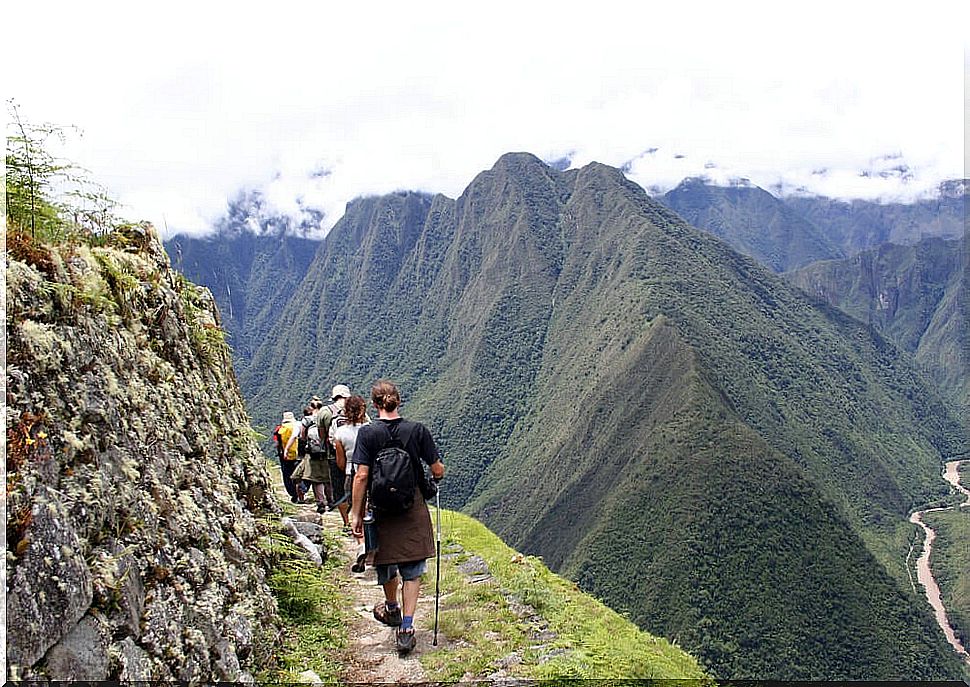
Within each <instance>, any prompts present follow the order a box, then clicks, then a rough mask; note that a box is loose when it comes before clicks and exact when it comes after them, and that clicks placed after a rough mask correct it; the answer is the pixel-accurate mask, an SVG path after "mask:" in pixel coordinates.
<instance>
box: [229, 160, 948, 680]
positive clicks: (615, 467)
mask: <svg viewBox="0 0 970 687" xmlns="http://www.w3.org/2000/svg"><path fill="white" fill-rule="evenodd" d="M299 290H300V293H301V297H300V298H296V299H293V300H291V301H290V303H289V304H288V305H287V306H286V308H285V310H284V312H283V315H282V326H281V327H280V329H279V330H277V331H274V332H270V334H269V335H268V336H267V338H266V340H265V342H264V343H263V345H262V346H261V347H260V349H259V350H258V351H257V353H256V356H255V357H254V359H253V363H254V364H253V365H252V366H251V368H250V372H249V373H248V375H246V376H245V377H244V378H243V379H242V382H243V385H244V388H245V390H246V393H247V395H248V397H249V399H250V402H251V403H252V408H253V410H254V413H255V414H256V415H257V417H258V419H262V420H263V421H265V422H269V421H270V420H271V419H272V418H275V417H276V416H277V413H278V412H279V409H281V408H285V407H290V408H294V407H296V406H297V405H299V404H300V403H301V402H302V401H303V400H305V398H306V397H307V396H308V395H309V394H310V393H314V392H318V391H319V390H321V389H327V388H329V385H330V384H332V383H333V382H336V381H343V382H350V383H351V384H352V385H355V386H357V387H363V386H364V385H366V384H368V383H369V382H370V381H372V380H373V379H374V378H376V377H377V376H390V377H393V378H395V379H397V380H398V381H399V382H401V384H402V386H403V390H404V393H405V396H406V398H405V405H404V412H405V415H407V416H411V417H415V418H417V419H421V420H423V421H425V422H427V423H428V424H429V425H430V426H431V427H432V429H433V431H434V433H435V435H436V437H438V438H439V440H440V445H441V447H442V448H443V451H444V455H445V460H446V463H447V464H448V465H449V478H448V481H447V483H446V488H445V492H444V495H443V498H444V500H445V501H446V502H447V503H449V504H452V505H459V506H460V505H463V504H467V506H466V507H467V508H468V509H469V510H471V511H472V512H473V513H476V514H478V515H481V516H482V517H483V519H484V520H485V522H486V523H487V524H489V525H490V526H491V527H493V528H494V529H496V530H497V531H498V532H499V533H500V534H501V535H502V536H503V537H505V538H506V539H507V540H508V541H509V542H510V543H515V544H519V546H520V547H522V548H524V549H525V550H526V551H528V552H539V553H541V554H542V555H543V556H546V557H547V559H548V560H549V561H550V563H551V564H552V565H553V567H555V568H557V569H561V570H563V571H565V572H567V573H568V574H569V575H571V576H572V577H574V579H577V580H579V581H580V582H581V583H582V584H583V585H584V586H586V587H587V588H590V589H595V590H596V591H597V592H598V593H600V594H602V595H603V598H604V599H605V600H607V601H608V602H609V603H610V604H611V605H613V606H614V607H619V608H625V609H628V610H629V612H630V613H631V616H632V617H634V618H636V619H637V620H638V622H639V623H640V624H641V625H642V626H644V627H645V628H646V629H648V630H651V631H654V632H659V633H662V634H665V635H667V636H680V637H681V639H682V641H683V642H684V643H685V646H687V647H688V648H689V649H690V650H692V651H693V652H694V653H696V654H697V655H699V656H700V657H701V658H702V659H703V660H704V661H705V662H706V663H707V664H708V665H709V666H711V667H712V670H713V672H714V673H715V674H718V675H722V676H740V675H751V676H758V677H787V678H795V677H802V678H822V677H850V676H866V677H870V678H884V679H889V678H893V677H900V678H901V677H909V678H913V677H926V676H941V675H955V674H958V670H959V668H958V667H956V663H955V661H954V659H953V657H951V656H950V655H949V654H948V653H947V652H948V649H947V648H946V647H945V645H944V644H943V643H942V639H941V638H940V637H938V636H937V633H936V632H935V630H934V629H933V627H932V624H931V621H930V620H929V618H928V617H927V616H926V615H925V614H923V613H922V612H921V611H919V610H917V609H918V608H920V607H919V606H918V603H919V602H918V600H917V599H916V598H915V597H914V596H912V595H911V594H910V593H909V592H908V591H907V590H908V582H906V581H905V580H906V577H905V571H904V569H903V563H902V561H903V559H904V557H905V549H906V546H907V544H908V539H907V538H908V536H909V535H911V533H912V527H911V526H910V525H908V524H907V523H906V521H905V516H906V515H907V514H908V510H909V509H910V508H911V507H912V506H913V505H915V504H917V503H923V502H924V501H925V500H926V499H927V498H928V497H930V496H932V495H938V494H940V493H941V492H942V487H941V484H939V483H938V482H939V481H938V480H937V478H936V472H937V470H938V466H939V463H940V459H941V453H942V454H946V455H950V454H953V453H957V452H960V451H965V450H966V444H967V438H966V436H964V435H963V434H962V433H961V429H960V427H959V425H958V423H957V422H956V421H955V420H954V419H953V418H952V417H951V416H950V415H949V414H948V411H947V409H946V408H945V406H944V404H943V403H942V401H941V400H940V399H939V397H938V396H937V395H935V393H934V392H933V391H932V390H931V389H929V388H927V387H926V386H925V384H924V383H923V381H922V379H921V378H920V377H919V375H917V374H916V373H915V371H914V367H913V365H912V361H911V359H910V358H909V357H908V356H907V355H905V354H904V353H902V352H901V351H899V350H898V349H897V348H896V347H894V346H892V345H890V344H889V343H887V342H886V341H885V340H883V339H882V338H880V337H879V336H875V335H873V333H872V332H871V331H869V330H868V329H867V328H866V327H865V326H863V325H862V324H861V323H859V322H858V321H856V320H854V319H852V318H850V317H848V316H845V315H844V314H842V313H840V312H839V311H837V310H835V309H834V308H830V307H827V306H822V307H820V306H818V305H816V304H815V303H814V302H813V301H812V300H811V299H810V298H809V297H808V296H807V295H805V294H804V293H802V292H801V291H799V290H797V289H795V288H794V287H791V286H790V285H788V284H787V283H786V282H785V281H784V280H782V279H781V278H780V277H777V276H775V275H773V274H771V273H770V272H769V271H767V270H766V269H764V268H762V267H760V266H759V265H758V264H756V263H755V262H754V261H753V260H751V259H749V258H745V257H742V256H740V255H738V254H737V253H735V252H734V251H732V250H730V249H729V248H728V247H727V246H726V245H725V244H724V243H723V242H722V241H720V240H718V239H717V238H716V237H714V236H712V235H711V234H709V233H707V232H703V231H700V230H697V229H695V228H693V227H690V226H688V225H686V224H685V223H683V222H682V221H681V220H680V218H678V217H677V216H676V215H675V214H674V213H673V212H671V211H670V210H668V209H666V208H664V207H663V206H661V205H660V204H658V203H656V202H654V201H652V200H650V199H649V198H648V197H647V196H646V194H645V193H644V192H643V190H642V189H640V188H639V187H637V186H636V185H635V184H632V183H631V182H628V181H627V180H626V179H624V178H623V176H622V174H621V173H620V172H619V171H618V170H615V169H611V168H609V167H605V166H603V165H597V164H593V165H589V166H588V167H585V168H583V169H581V170H574V171H569V172H564V173H561V172H557V171H555V170H553V169H551V168H549V167H547V166H545V165H543V164H542V163H541V162H540V161H539V160H537V159H536V158H534V157H532V156H530V155H525V154H514V155H507V156H503V157H502V158H501V159H500V160H499V161H498V162H497V163H496V165H495V167H494V168H493V169H492V170H489V171H488V172H484V173H482V174H481V175H479V176H478V177H477V178H476V179H475V180H474V181H473V182H472V184H471V185H470V186H469V187H468V189H467V190H466V191H465V193H464V194H462V196H461V197H460V198H459V199H457V200H454V201H453V200H449V199H447V198H444V197H441V196H437V197H435V198H428V197H427V196H421V195H419V194H395V195H392V196H385V197H382V198H371V199H364V200H361V201H358V202H356V203H354V204H352V205H351V206H350V207H349V208H348V213H347V216H346V217H344V218H343V219H342V220H341V221H340V222H338V224H337V226H335V227H334V229H333V231H332V233H331V234H330V236H328V238H327V240H326V241H325V242H324V245H323V246H322V247H321V250H320V252H319V253H318V255H317V257H316V259H315V261H314V264H313V265H311V267H310V269H309V271H308V275H307V279H306V280H305V282H304V283H303V284H302V285H301V286H300V289H299ZM308 303H314V304H319V307H308V305H307V304H308ZM621 521H622V523H621V525H618V524H617V523H619V522H621ZM598 534H599V535H601V536H598ZM728 552H732V553H731V554H730V555H729V554H728ZM778 561H780V562H782V564H781V565H780V567H779V566H778V565H776V562H778ZM845 561H852V564H851V565H852V568H853V569H852V570H851V571H846V570H844V562H845ZM644 570H649V571H650V574H645V573H644V572H643V571H644ZM651 575H652V576H651ZM654 576H656V577H657V579H660V580H661V583H658V584H657V586H656V588H655V587H654V586H652V582H653V580H654V579H655V577H654ZM640 577H644V578H645V579H643V580H640V579H639V578H640ZM806 578H808V579H807V580H806ZM616 580H619V582H616ZM623 582H630V584H631V585H634V586H635V588H634V589H631V588H630V587H629V586H625V585H624V584H623ZM697 585H701V587H700V591H698V589H697ZM904 585H905V586H904ZM823 590H824V592H825V593H824V594H823V595H822V596H823V599H822V600H821V601H819V600H818V599H817V596H819V593H821V592H822V591H823ZM820 604H822V606H824V605H825V604H829V605H830V606H831V608H829V607H828V606H825V607H824V608H823V607H822V606H820ZM823 611H825V612H824V613H823ZM762 612H763V613H762ZM755 616H757V617H759V618H762V617H763V620H760V621H759V622H758V623H754V622H753V621H752V618H754V617H755ZM799 623H807V625H798V624H799ZM746 624H747V625H746ZM793 624H794V625H795V626H794V627H793ZM752 628H755V629H752ZM839 628H848V630H845V629H842V630H840V629H839ZM847 632H848V633H851V636H848V635H847V634H846V633H847ZM809 638H811V639H810V641H809ZM847 646H849V647H852V649H851V650H849V649H847V648H846V647H847ZM886 646H889V647H892V651H891V652H890V651H888V650H887V649H886V648H885V647H886Z"/></svg>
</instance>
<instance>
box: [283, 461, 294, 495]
mask: <svg viewBox="0 0 970 687" xmlns="http://www.w3.org/2000/svg"><path fill="white" fill-rule="evenodd" d="M295 469H296V461H295V460H281V461H280V472H281V473H283V486H284V487H285V488H286V493H287V494H289V495H290V498H291V499H295V498H297V491H296V485H295V484H293V471H294V470H295Z"/></svg>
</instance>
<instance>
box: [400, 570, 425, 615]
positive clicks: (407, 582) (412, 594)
mask: <svg viewBox="0 0 970 687" xmlns="http://www.w3.org/2000/svg"><path fill="white" fill-rule="evenodd" d="M398 569H399V570H400V571H401V578H402V579H403V580H404V589H403V591H402V593H401V596H402V597H403V598H402V599H401V602H402V603H401V606H402V609H403V612H404V616H405V617H406V618H414V612H415V611H416V610H417V609H418V596H419V594H420V593H421V576H422V575H424V573H425V572H426V571H427V569H428V564H427V563H426V562H425V561H413V562H411V563H401V564H399V565H398ZM405 623H406V624H407V621H405Z"/></svg>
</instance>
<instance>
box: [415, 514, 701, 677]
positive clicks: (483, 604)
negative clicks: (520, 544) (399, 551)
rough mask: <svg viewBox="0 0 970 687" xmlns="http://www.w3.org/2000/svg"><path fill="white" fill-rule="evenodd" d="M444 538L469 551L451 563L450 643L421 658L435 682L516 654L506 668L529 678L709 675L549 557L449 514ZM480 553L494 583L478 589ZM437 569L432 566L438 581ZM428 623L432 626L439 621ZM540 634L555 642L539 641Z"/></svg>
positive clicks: (444, 582)
mask: <svg viewBox="0 0 970 687" xmlns="http://www.w3.org/2000/svg"><path fill="white" fill-rule="evenodd" d="M442 536H443V543H442V550H443V552H445V553H446V554H447V553H448V552H449V551H455V550H461V551H463V553H461V554H459V555H457V556H454V557H451V558H445V559H443V560H442V571H441V573H442V574H441V590H442V599H441V613H440V622H439V632H440V634H441V647H440V648H439V649H437V650H432V651H429V652H427V653H426V654H425V655H424V656H423V658H422V663H423V664H424V666H425V668H426V670H427V671H428V678H429V679H431V680H457V679H460V678H461V677H462V676H463V675H465V674H466V673H471V674H472V675H474V676H478V677H484V676H486V675H488V674H489V673H491V672H493V671H495V670H497V669H498V668H497V666H496V663H495V662H496V661H497V660H498V659H502V658H504V657H508V656H510V655H511V654H513V653H516V652H517V653H518V655H519V656H520V657H521V662H518V663H515V664H514V665H510V666H508V667H507V668H506V672H507V673H508V674H509V675H511V676H515V677H522V678H537V679H553V678H563V679H565V678H569V679H587V678H600V679H634V678H668V679H673V678H693V679H703V678H705V677H706V676H705V674H704V672H703V671H702V670H701V668H700V667H699V666H698V664H697V661H696V660H695V659H694V658H693V657H691V656H690V655H688V654H687V653H685V652H684V651H683V650H682V649H680V648H678V647H677V646H675V645H673V644H671V643H670V642H668V641H667V640H664V639H660V638H657V637H653V636H651V635H648V634H646V633H645V632H642V631H641V630H639V629H638V628H637V627H636V626H635V625H634V624H633V623H632V622H630V621H629V620H627V619H626V618H624V617H623V616H621V615H620V614H618V613H616V612H615V611H613V610H611V609H609V608H607V607H606V606H605V605H604V604H602V603H600V602H599V601H597V600H595V599H594V598H592V597H590V596H588V595H586V594H584V593H582V592H581V591H579V588H578V587H577V586H576V585H575V584H573V583H572V582H569V581H567V580H565V579H563V578H561V577H559V576H558V575H556V574H554V573H552V572H551V571H550V570H549V569H548V568H547V567H546V566H545V565H544V564H543V563H542V561H541V560H540V559H538V558H535V557H531V556H528V557H527V556H522V555H521V554H518V553H516V551H515V550H513V549H511V548H509V547H508V546H506V545H505V544H504V543H502V541H501V540H500V539H499V538H498V537H497V536H496V535H494V534H492V533H491V532H490V531H489V530H488V529H487V528H485V527H484V526H483V525H482V524H480V523H479V522H478V521H477V520H475V519H473V518H471V517H469V516H467V515H464V514H461V513H456V512H454V511H442ZM459 547H460V549H459ZM472 554H477V555H478V556H481V558H483V559H484V560H485V562H486V563H487V565H488V568H489V571H490V573H491V575H492V578H493V579H492V580H491V582H481V583H476V584H470V583H469V582H468V578H467V577H466V576H465V575H464V574H463V573H462V572H461V571H459V570H458V565H459V564H460V563H461V562H462V561H463V560H466V559H467V558H468V557H469V556H471V555H472ZM434 572H435V571H434V566H432V567H431V572H430V573H429V576H428V577H429V579H431V580H433V576H434ZM510 599H511V600H515V601H517V602H518V603H524V604H528V605H529V606H531V607H532V608H533V609H535V616H534V617H532V618H524V619H523V618H520V617H518V616H517V615H516V613H515V612H514V610H513V608H512V606H511V605H510ZM423 622H424V623H425V624H426V625H427V626H428V627H431V626H432V624H433V618H427V619H426V620H425V621H423ZM540 629H545V630H546V631H547V632H549V633H550V634H549V636H550V637H552V635H551V633H555V637H554V638H551V639H547V640H542V639H537V638H535V637H533V636H530V634H531V632H532V631H534V630H540Z"/></svg>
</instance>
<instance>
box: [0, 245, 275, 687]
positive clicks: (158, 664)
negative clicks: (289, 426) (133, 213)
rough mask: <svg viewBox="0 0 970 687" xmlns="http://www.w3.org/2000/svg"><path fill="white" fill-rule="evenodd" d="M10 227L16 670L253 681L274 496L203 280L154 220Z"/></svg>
mask: <svg viewBox="0 0 970 687" xmlns="http://www.w3.org/2000/svg"><path fill="white" fill-rule="evenodd" d="M97 243H102V244H103V245H90V244H88V243H77V244H70V243H67V244H63V245H58V246H48V245H41V244H38V243H35V242H33V241H30V240H29V239H25V238H24V237H19V238H17V239H16V240H15V239H14V237H13V236H12V235H11V237H9V238H8V252H7V264H6V303H7V319H6V324H7V331H6V336H7V367H6V429H7V514H8V518H7V560H6V573H7V580H6V581H7V607H6V611H7V642H6V644H7V646H6V648H7V662H8V674H7V678H8V679H50V680H116V679H118V680H183V681H190V682H204V681H205V682H207V681H244V682H245V681H251V680H252V679H253V676H252V675H253V671H254V670H255V669H256V668H258V667H262V666H264V665H266V664H267V662H268V661H269V654H270V652H271V650H272V646H273V642H272V641H271V637H273V636H275V634H276V625H275V624H276V622H277V621H276V618H277V615H276V606H275V601H274V600H273V597H272V595H271V592H270V590H269V587H268V586H267V584H266V579H265V577H266V571H265V569H264V568H265V559H264V556H263V554H262V553H261V550H260V548H259V546H258V539H259V536H260V532H261V527H262V526H261V520H260V517H259V516H260V515H261V514H265V515H269V514H270V513H272V512H274V511H275V510H276V506H275V505H274V503H273V501H272V497H271V495H270V493H269V480H268V476H267V473H266V468H265V463H264V459H263V458H262V456H261V454H260V451H259V449H258V446H257V444H256V442H255V438H254V436H253V434H252V431H251V429H250V424H249V418H248V416H247V413H246V410H245V408H244V405H243V402H242V399H241V397H240V394H239V391H238V387H237V384H236V380H235V376H234V373H233V370H232V364H231V361H230V356H229V349H228V346H227V345H226V344H225V342H224V340H223V334H222V330H221V328H220V327H219V321H218V313H217V311H216V309H215V307H214V305H213V303H212V298H211V295H210V294H209V292H208V291H207V290H205V289H202V288H199V287H196V286H194V285H193V284H191V283H189V282H186V281H184V280H182V279H181V278H179V277H177V276H176V274H175V273H174V272H173V271H171V270H170V269H169V267H168V259H167V257H166V256H165V253H164V250H163V249H162V247H161V244H160V243H159V241H158V239H157V236H156V235H155V233H154V231H153V230H152V229H151V228H150V227H147V226H142V227H132V228H128V229H126V230H125V231H124V232H119V233H116V234H114V235H112V236H109V237H106V238H105V239H104V240H103V241H98V242H97Z"/></svg>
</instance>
